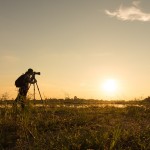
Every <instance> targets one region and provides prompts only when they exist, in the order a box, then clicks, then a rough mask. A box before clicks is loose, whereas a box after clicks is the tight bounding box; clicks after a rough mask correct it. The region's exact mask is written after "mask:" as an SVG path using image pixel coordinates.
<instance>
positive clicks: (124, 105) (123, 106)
mask: <svg viewBox="0 0 150 150" xmlns="http://www.w3.org/2000/svg"><path fill="white" fill-rule="evenodd" d="M32 106H34V107H43V106H44V107H47V108H53V107H66V108H67V107H69V108H88V107H102V108H103V107H116V108H125V107H128V106H135V107H144V106H143V105H138V104H137V105H135V104H32ZM11 107H12V104H5V105H3V104H1V105H0V108H11Z"/></svg>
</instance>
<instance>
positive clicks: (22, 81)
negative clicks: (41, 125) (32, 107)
mask: <svg viewBox="0 0 150 150" xmlns="http://www.w3.org/2000/svg"><path fill="white" fill-rule="evenodd" d="M35 75H40V72H34V71H33V69H31V68H30V69H28V71H27V72H25V74H22V75H21V76H20V77H19V78H18V79H17V80H16V81H15V85H16V87H17V88H19V92H18V95H17V97H16V99H15V102H16V103H18V102H19V103H20V104H21V107H22V109H24V107H25V101H26V96H27V93H28V90H29V88H30V85H31V84H35V83H37V80H36V79H35Z"/></svg>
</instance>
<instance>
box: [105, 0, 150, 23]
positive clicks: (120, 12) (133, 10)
mask: <svg viewBox="0 0 150 150" xmlns="http://www.w3.org/2000/svg"><path fill="white" fill-rule="evenodd" d="M139 4H140V1H133V3H132V6H130V7H124V6H123V5H121V6H120V7H119V9H117V10H116V11H114V12H110V11H109V10H105V13H106V14H107V15H109V16H111V17H117V19H119V20H123V21H126V20H129V21H135V20H137V21H144V22H146V21H150V13H145V12H143V11H142V10H141V9H140V7H139Z"/></svg>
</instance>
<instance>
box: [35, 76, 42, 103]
mask: <svg viewBox="0 0 150 150" xmlns="http://www.w3.org/2000/svg"><path fill="white" fill-rule="evenodd" d="M34 81H35V82H34V83H33V88H34V101H35V84H36V87H37V89H38V92H39V95H40V98H41V101H42V102H43V99H42V96H41V92H40V89H39V86H38V84H37V80H36V79H35V78H34Z"/></svg>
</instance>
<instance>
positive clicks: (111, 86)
mask: <svg viewBox="0 0 150 150" xmlns="http://www.w3.org/2000/svg"><path fill="white" fill-rule="evenodd" d="M117 87H118V85H117V81H116V80H114V79H107V80H106V81H104V83H103V85H102V89H103V91H104V92H106V93H107V94H111V93H115V92H116V91H117Z"/></svg>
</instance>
